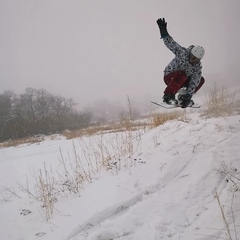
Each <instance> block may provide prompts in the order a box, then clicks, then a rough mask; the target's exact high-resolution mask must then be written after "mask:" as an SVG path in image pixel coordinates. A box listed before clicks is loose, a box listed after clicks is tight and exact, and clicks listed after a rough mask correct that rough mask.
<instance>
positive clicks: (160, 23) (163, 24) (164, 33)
mask: <svg viewBox="0 0 240 240" xmlns="http://www.w3.org/2000/svg"><path fill="white" fill-rule="evenodd" d="M157 24H158V27H159V30H160V34H161V38H165V37H167V36H169V34H168V31H167V23H166V22H165V19H164V18H159V19H158V20H157Z"/></svg>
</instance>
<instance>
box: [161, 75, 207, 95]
mask: <svg viewBox="0 0 240 240" xmlns="http://www.w3.org/2000/svg"><path fill="white" fill-rule="evenodd" d="M189 81H190V79H188V78H187V75H186V73H185V72H184V71H176V72H172V73H169V74H168V75H166V76H164V82H165V83H166V84H167V87H166V89H165V91H164V93H166V94H176V93H177V92H178V90H179V89H180V88H182V87H188V84H189ZM204 82H205V79H204V78H203V77H201V80H200V83H199V85H198V86H197V87H196V89H195V91H194V93H196V92H197V91H198V90H199V89H200V88H201V87H202V85H203V84H204Z"/></svg>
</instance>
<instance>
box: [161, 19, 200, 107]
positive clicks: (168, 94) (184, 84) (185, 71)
mask: <svg viewBox="0 0 240 240" xmlns="http://www.w3.org/2000/svg"><path fill="white" fill-rule="evenodd" d="M157 24H158V27H159V29H160V35H161V38H162V39H163V42H164V44H165V45H166V46H167V48H168V49H170V50H171V51H172V52H173V53H174V54H175V58H174V59H173V60H172V61H171V62H170V63H169V64H168V65H167V67H166V68H165V70H164V82H165V83H166V85H167V87H166V89H165V91H164V96H163V102H165V103H166V104H171V105H178V106H180V107H182V108H186V107H188V106H192V105H193V104H194V102H193V100H192V95H193V94H194V93H196V92H197V91H198V90H199V89H200V88H201V87H202V85H203V84H204V82H205V80H204V78H203V77H202V64H201V61H200V60H201V59H202V58H203V56H204V53H205V51H204V48H203V47H201V46H193V45H191V46H190V47H188V48H184V47H182V46H180V45H179V44H178V43H177V42H175V41H174V40H173V38H172V37H171V36H170V35H169V34H168V31H167V22H165V19H164V18H160V19H158V20H157ZM180 89H182V90H183V91H182V92H181V93H179V95H178V97H177V98H178V99H175V94H176V93H177V92H178V91H179V90H180Z"/></svg>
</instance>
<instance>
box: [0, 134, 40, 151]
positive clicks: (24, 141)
mask: <svg viewBox="0 0 240 240" xmlns="http://www.w3.org/2000/svg"><path fill="white" fill-rule="evenodd" d="M43 140H44V136H37V137H28V138H27V137H26V138H20V139H16V140H9V141H7V142H3V143H0V148H5V147H16V146H19V145H22V144H29V145H30V144H33V143H39V142H41V141H43Z"/></svg>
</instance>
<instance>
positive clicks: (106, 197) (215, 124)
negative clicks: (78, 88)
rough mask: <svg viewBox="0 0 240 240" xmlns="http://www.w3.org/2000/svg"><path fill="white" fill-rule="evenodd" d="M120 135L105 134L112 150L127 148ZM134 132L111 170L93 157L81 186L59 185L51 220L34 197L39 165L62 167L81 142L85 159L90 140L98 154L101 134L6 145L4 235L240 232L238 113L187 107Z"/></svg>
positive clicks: (2, 159) (139, 237)
mask: <svg viewBox="0 0 240 240" xmlns="http://www.w3.org/2000/svg"><path fill="white" fill-rule="evenodd" d="M114 134H116V133H109V134H107V135H108V136H107V135H106V136H104V137H102V136H101V137H100V138H101V141H102V143H103V142H105V144H104V145H103V146H104V149H103V147H102V151H107V152H108V154H109V156H110V157H112V153H113V151H114V153H116V151H118V153H119V152H121V151H122V152H124V151H127V148H126V149H117V148H116V145H117V146H119V148H120V146H121V145H120V142H119V141H120V139H121V141H123V137H122V136H121V137H120V135H119V136H117V137H116V135H114ZM118 134H120V133H118ZM123 134H124V133H123ZM131 134H132V135H126V136H125V138H124V139H129V138H130V137H131V141H132V142H131V144H130V143H129V142H128V143H127V145H128V146H129V148H130V149H128V152H126V156H125V157H123V158H122V159H118V158H117V157H116V159H115V160H114V159H113V158H112V160H111V161H110V163H108V165H107V166H108V170H106V169H103V168H101V167H100V165H99V166H96V165H97V164H98V162H96V161H95V162H94V166H89V164H88V167H91V168H92V169H95V170H96V171H95V173H94V174H92V173H89V174H86V176H89V179H88V181H86V182H84V183H83V184H82V185H81V186H80V187H79V191H78V192H77V193H76V194H74V193H72V194H70V195H69V194H67V193H66V194H65V193H64V188H62V192H60V191H59V192H58V193H56V194H57V195H56V198H57V199H55V200H56V202H55V203H54V209H53V215H52V216H51V218H50V219H49V221H48V222H46V221H45V220H44V219H45V213H44V210H43V209H42V207H41V203H40V202H39V201H37V200H36V199H34V197H33V196H31V194H33V191H32V190H31V189H33V188H34V186H35V184H36V182H34V180H36V176H37V173H38V170H39V169H49V170H48V171H47V172H48V173H49V172H51V173H52V174H53V175H54V174H55V175H59V172H60V171H61V166H60V165H61V163H60V162H61V161H62V162H63V160H64V159H65V161H66V162H68V161H69V160H70V159H73V158H74V156H75V160H76V161H80V160H79V159H80V158H81V157H79V156H80V155H81V154H82V153H81V149H83V144H84V146H85V151H84V152H85V153H84V154H85V157H86V154H87V152H88V154H89V151H90V148H89V147H88V148H86V145H87V144H90V145H91V146H92V148H91V151H92V154H94V151H93V150H92V149H93V148H94V144H98V145H99V140H98V141H96V140H94V141H93V140H91V141H90V140H89V139H87V138H86V139H84V141H83V140H80V139H74V140H66V139H65V138H60V139H58V140H50V139H49V140H45V141H43V142H40V143H35V144H32V145H22V146H18V147H10V148H2V149H0V180H1V190H0V191H1V194H0V213H1V215H0V226H1V231H0V238H1V239H4V240H33V239H43V240H55V239H57V240H59V239H62V240H83V239H87V240H88V239H89V240H112V239H117V240H131V239H133V240H146V239H147V240H156V239H174V240H177V239H189V240H190V239H191V240H193V239H196V240H203V239H214V238H215V239H230V238H229V237H228V235H229V234H230V235H231V237H232V238H231V239H234V240H236V239H240V226H239V225H240V211H239V209H240V191H239V188H238V187H240V161H239V156H240V148H239V146H240V116H231V117H225V118H211V119H206V118H203V117H200V116H199V114H198V113H189V114H187V115H186V116H185V117H184V118H179V119H178V120H173V121H168V122H166V123H165V124H163V125H161V126H159V127H157V128H152V129H145V130H144V131H143V130H141V131H139V132H134V133H131ZM113 136H114V137H113ZM89 138H91V139H93V138H98V137H97V136H95V137H94V136H93V137H89ZM114 141H115V145H114ZM121 144H122V143H121ZM73 146H74V147H73ZM88 146H89V145H88ZM107 146H111V147H110V148H108V149H107V150H106V148H107ZM88 150H89V151H88ZM111 151H112V152H111ZM95 153H96V152H95ZM130 153H132V155H131V156H129V154H130ZM105 154H106V152H105ZM96 155H97V154H96ZM89 156H90V155H89ZM91 156H93V155H91ZM119 156H124V155H120V154H119ZM95 157H96V156H95ZM98 157H99V158H101V156H100V155H98ZM81 159H83V158H81ZM84 162H85V163H86V161H85V160H81V164H84ZM66 164H67V163H66ZM50 166H51V167H50ZM86 169H87V168H86ZM86 169H85V170H84V171H85V172H86V171H87V170H86ZM72 170H73V169H72ZM84 171H83V172H84ZM42 174H43V175H44V171H43V172H42ZM66 174H67V173H66ZM50 178H51V175H50V174H49V181H50ZM35 187H36V186H35ZM56 187H57V184H56V186H55V189H56ZM68 190H69V189H68ZM69 191H70V190H69ZM71 191H72V192H73V190H71ZM27 192H28V193H27ZM33 195H34V194H33Z"/></svg>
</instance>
